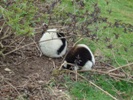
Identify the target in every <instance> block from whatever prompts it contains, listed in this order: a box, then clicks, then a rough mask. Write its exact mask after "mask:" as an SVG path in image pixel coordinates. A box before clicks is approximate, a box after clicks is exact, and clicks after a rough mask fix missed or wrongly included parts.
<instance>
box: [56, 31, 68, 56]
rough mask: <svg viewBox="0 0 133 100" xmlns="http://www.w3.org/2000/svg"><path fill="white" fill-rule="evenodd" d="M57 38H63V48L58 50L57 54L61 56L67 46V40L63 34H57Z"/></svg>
mask: <svg viewBox="0 0 133 100" xmlns="http://www.w3.org/2000/svg"><path fill="white" fill-rule="evenodd" d="M57 36H58V37H59V38H61V41H62V43H63V44H62V46H61V47H60V48H59V49H58V50H57V54H58V55H59V54H60V53H61V52H62V51H63V49H64V48H65V45H66V39H65V35H64V34H63V33H57Z"/></svg>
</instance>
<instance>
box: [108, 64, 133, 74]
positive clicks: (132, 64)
mask: <svg viewBox="0 0 133 100" xmlns="http://www.w3.org/2000/svg"><path fill="white" fill-rule="evenodd" d="M131 65H133V62H132V63H128V64H126V65H123V66H120V67H117V68H114V69H112V70H109V71H108V73H110V72H112V71H115V70H118V69H121V68H123V67H128V66H131Z"/></svg>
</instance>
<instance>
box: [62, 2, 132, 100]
mask: <svg viewBox="0 0 133 100" xmlns="http://www.w3.org/2000/svg"><path fill="white" fill-rule="evenodd" d="M107 1H108V2H109V3H108V5H107ZM95 2H97V3H98V5H99V7H100V9H101V16H103V17H107V18H108V22H110V23H111V24H112V25H111V26H110V25H109V24H108V23H106V22H102V23H93V24H91V25H90V26H89V27H88V28H90V29H91V30H92V33H91V34H92V35H95V36H96V38H97V39H98V40H95V39H94V40H92V39H91V38H90V37H84V39H83V40H82V41H80V43H84V44H86V45H88V46H89V47H90V48H91V50H92V51H93V53H95V52H96V51H97V50H99V51H100V52H101V53H102V56H103V59H101V60H102V61H109V62H111V65H113V66H115V67H119V66H122V65H125V64H127V63H130V62H132V61H133V55H132V51H133V46H132V43H133V42H132V38H133V31H130V30H127V31H125V28H130V27H127V26H124V27H123V26H122V25H123V24H131V25H133V18H132V16H133V13H132V11H133V10H132V9H133V5H132V4H133V1H132V0H128V1H126V3H125V1H124V0H111V1H110V0H93V1H91V0H84V3H85V7H84V9H78V8H79V5H76V4H75V5H74V6H73V5H72V3H71V1H63V3H62V4H61V5H60V6H59V7H60V8H61V7H62V8H64V9H65V11H66V12H71V13H74V14H77V15H80V14H82V13H84V12H85V11H86V9H88V10H90V11H93V8H92V5H93V4H94V3H95ZM109 11H111V13H109ZM82 21H84V19H79V23H81V22H82ZM116 21H120V22H119V23H120V25H119V26H118V27H117V26H115V25H114V24H115V22H116ZM113 25H114V26H113ZM96 27H98V30H97V31H95V28H96ZM105 27H106V28H105ZM130 29H131V28H130ZM131 30H132V29H131ZM123 70H124V71H125V72H126V73H128V74H130V75H132V74H133V73H132V69H131V67H128V68H126V69H123ZM85 76H86V75H85ZM92 79H93V81H94V83H95V84H97V85H98V86H100V87H101V88H103V89H104V90H106V91H108V92H109V93H110V94H112V95H113V96H115V97H116V98H118V99H120V100H132V99H133V96H132V95H133V89H132V85H133V84H132V83H130V82H128V80H127V81H120V80H114V79H113V78H110V77H107V76H106V75H93V77H92ZM66 84H67V86H68V87H69V89H70V90H69V91H70V94H71V95H72V97H73V100H99V99H100V100H112V99H111V98H110V97H109V96H107V95H105V94H104V93H103V92H101V91H100V90H98V89H96V88H95V87H93V86H91V85H88V83H87V82H85V81H82V80H80V81H79V82H73V81H71V80H68V79H67V80H66Z"/></svg>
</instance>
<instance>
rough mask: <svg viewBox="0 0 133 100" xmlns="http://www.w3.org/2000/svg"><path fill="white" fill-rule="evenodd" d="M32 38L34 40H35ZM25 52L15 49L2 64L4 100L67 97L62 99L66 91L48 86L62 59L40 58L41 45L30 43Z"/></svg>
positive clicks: (1, 93)
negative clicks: (19, 52) (54, 70)
mask: <svg viewBox="0 0 133 100" xmlns="http://www.w3.org/2000/svg"><path fill="white" fill-rule="evenodd" d="M37 36H38V34H37ZM38 40H39V37H37V38H36V37H35V41H38ZM28 41H29V43H30V42H31V39H29V40H28ZM28 41H27V40H26V42H28ZM32 42H33V41H32ZM22 44H25V42H24V43H22ZM21 52H22V54H23V55H22V54H21V55H18V52H16V53H15V52H14V53H12V54H11V55H9V57H8V58H6V59H5V60H4V59H3V62H4V61H5V63H3V65H1V66H0V100H7V99H8V100H9V99H10V100H15V99H19V100H23V99H24V100H25V99H26V100H66V99H59V97H60V96H62V93H63V92H62V90H59V89H57V88H54V89H51V90H50V88H48V87H47V85H48V84H49V82H50V80H52V78H53V76H52V70H53V69H55V68H58V67H59V66H60V64H61V61H62V58H59V59H51V58H48V57H46V56H44V55H42V56H41V57H40V52H39V50H38V49H37V45H31V46H28V47H26V49H22V50H21ZM51 91H55V92H51ZM57 98H58V99H57ZM60 98H62V97H60ZM63 98H64V97H63Z"/></svg>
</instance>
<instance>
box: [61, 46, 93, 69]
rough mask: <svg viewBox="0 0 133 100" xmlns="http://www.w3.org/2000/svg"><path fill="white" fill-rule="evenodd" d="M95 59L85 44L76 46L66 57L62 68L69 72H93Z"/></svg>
mask: <svg viewBox="0 0 133 100" xmlns="http://www.w3.org/2000/svg"><path fill="white" fill-rule="evenodd" d="M94 64H95V58H94V55H93V54H92V52H91V50H90V49H89V47H88V46H87V45H85V44H78V45H76V46H74V47H73V48H72V49H71V50H70V51H69V52H68V54H67V55H66V57H65V60H64V63H63V66H62V68H64V69H69V70H91V68H92V66H93V65H94Z"/></svg>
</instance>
